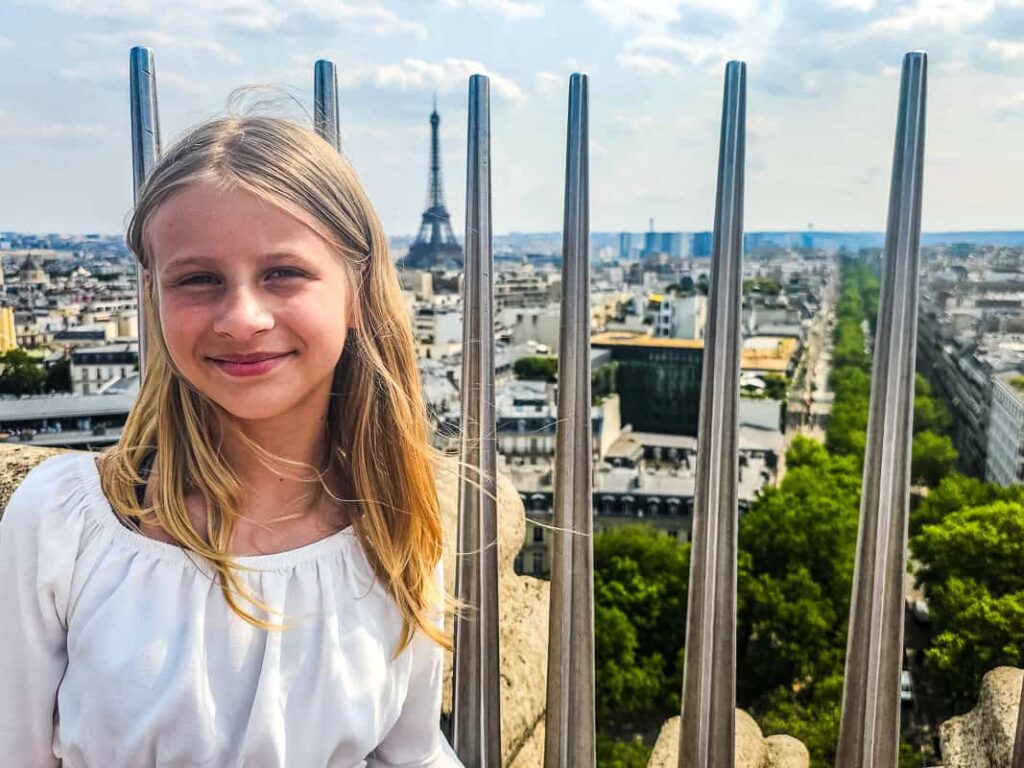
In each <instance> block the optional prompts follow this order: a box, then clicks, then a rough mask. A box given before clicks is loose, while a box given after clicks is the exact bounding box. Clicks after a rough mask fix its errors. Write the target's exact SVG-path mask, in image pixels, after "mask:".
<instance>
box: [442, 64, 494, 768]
mask: <svg viewBox="0 0 1024 768" xmlns="http://www.w3.org/2000/svg"><path fill="white" fill-rule="evenodd" d="M490 110H491V108H490V82H489V80H488V79H487V78H486V77H484V76H483V75H473V76H472V77H471V78H470V79H469V131H468V134H469V135H468V152H467V163H466V261H465V279H464V291H465V293H464V300H463V313H464V314H463V317H464V325H463V345H462V382H463V389H462V461H463V462H464V464H465V465H467V466H468V469H467V467H463V468H462V471H461V473H460V478H459V533H458V558H457V560H456V572H455V591H456V595H457V596H458V598H459V600H461V601H462V603H463V604H464V605H465V607H466V610H465V611H463V612H461V613H459V614H458V615H457V616H456V618H455V664H454V673H453V677H454V682H453V686H454V696H453V715H454V716H453V731H452V736H453V738H452V741H453V742H454V744H453V747H454V749H455V751H456V753H458V755H459V757H460V758H461V760H462V762H463V763H465V765H466V766H467V767H468V768H500V765H501V688H500V686H501V669H500V654H499V648H498V513H497V501H496V499H497V496H496V494H497V482H496V476H495V472H496V469H497V442H496V432H495V415H494V313H493V308H492V303H493V291H494V288H493V267H494V259H493V253H492V246H491V117H490Z"/></svg>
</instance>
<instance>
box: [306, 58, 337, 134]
mask: <svg viewBox="0 0 1024 768" xmlns="http://www.w3.org/2000/svg"><path fill="white" fill-rule="evenodd" d="M313 125H314V127H315V128H316V132H317V133H318V134H320V136H321V137H322V138H323V139H324V140H325V141H327V142H328V143H329V144H330V145H331V146H332V147H334V148H335V149H336V150H338V151H339V152H340V151H341V129H340V127H339V119H338V71H337V68H336V67H335V66H334V62H333V61H330V60H329V59H317V61H316V64H314V65H313Z"/></svg>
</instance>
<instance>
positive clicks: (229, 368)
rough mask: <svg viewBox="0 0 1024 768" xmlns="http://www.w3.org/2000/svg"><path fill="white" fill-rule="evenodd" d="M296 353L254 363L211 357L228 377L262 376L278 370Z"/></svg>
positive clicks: (287, 353) (288, 353)
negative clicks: (278, 367) (279, 366)
mask: <svg viewBox="0 0 1024 768" xmlns="http://www.w3.org/2000/svg"><path fill="white" fill-rule="evenodd" d="M293 354H295V353H294V352H286V353H285V354H283V355H278V356H277V357H270V358H267V359H266V360H259V361H257V362H254V363H239V362H233V361H231V360H217V359H216V358H213V357H211V358H210V361H211V362H212V363H213V364H214V365H216V366H217V367H218V368H220V370H222V371H224V373H226V374H227V375H228V376H260V375H261V374H264V373H267V372H268V371H271V370H273V369H274V368H277V366H278V365H280V364H281V363H283V362H284V361H285V360H287V359H288V358H290V357H291V356H292V355H293Z"/></svg>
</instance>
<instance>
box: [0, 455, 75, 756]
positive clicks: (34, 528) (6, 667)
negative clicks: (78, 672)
mask: <svg viewBox="0 0 1024 768" xmlns="http://www.w3.org/2000/svg"><path fill="white" fill-rule="evenodd" d="M70 456H73V455H69V456H58V457H55V458H53V459H49V460H47V461H44V462H43V463H42V464H40V465H39V466H37V467H35V468H34V469H33V470H32V471H31V472H29V474H28V476H27V477H26V478H25V480H24V481H23V482H22V484H21V485H20V486H19V487H18V489H17V490H16V491H15V492H14V495H13V496H12V497H11V499H10V501H9V502H8V504H7V509H6V511H5V512H4V515H3V517H2V518H0V585H2V592H0V607H2V615H3V617H4V621H5V622H7V626H6V627H5V628H4V629H3V631H0V680H2V681H3V683H2V684H0V755H3V756H4V757H3V761H4V764H5V765H18V766H33V768H35V766H56V765H59V761H58V760H57V758H56V756H55V755H54V753H53V734H54V719H55V712H56V700H57V688H58V686H59V685H60V681H61V679H62V678H63V676H64V671H65V669H66V668H67V648H66V628H67V607H68V601H69V587H70V582H71V572H72V569H73V567H74V561H75V557H76V556H77V552H78V546H77V541H78V538H79V534H80V532H81V528H80V526H78V525H76V521H75V519H74V518H75V517H77V515H74V514H68V510H67V509H66V508H65V509H62V507H65V504H64V502H65V501H67V486H68V484H69V483H72V482H74V480H75V479H76V478H77V473H73V476H72V477H69V472H70V471H71V465H70V463H69V458H70Z"/></svg>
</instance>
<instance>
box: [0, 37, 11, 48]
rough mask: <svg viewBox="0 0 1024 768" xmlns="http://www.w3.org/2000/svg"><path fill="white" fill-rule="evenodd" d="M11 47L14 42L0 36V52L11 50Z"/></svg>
mask: <svg viewBox="0 0 1024 768" xmlns="http://www.w3.org/2000/svg"><path fill="white" fill-rule="evenodd" d="M13 47H14V41H13V40H11V38H9V37H4V36H3V35H0V51H2V50H3V49H4V48H13Z"/></svg>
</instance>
